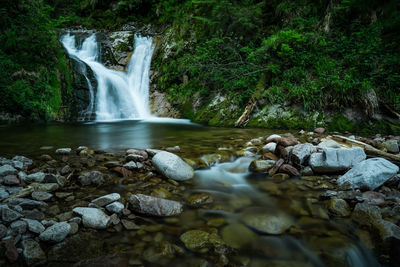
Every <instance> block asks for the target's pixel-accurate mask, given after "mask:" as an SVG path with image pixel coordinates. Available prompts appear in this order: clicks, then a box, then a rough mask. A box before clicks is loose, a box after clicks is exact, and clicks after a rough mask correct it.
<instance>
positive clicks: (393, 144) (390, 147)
mask: <svg viewBox="0 0 400 267" xmlns="http://www.w3.org/2000/svg"><path fill="white" fill-rule="evenodd" d="M383 146H384V147H385V148H386V150H387V152H389V153H399V142H398V141H397V140H388V141H385V142H383Z"/></svg>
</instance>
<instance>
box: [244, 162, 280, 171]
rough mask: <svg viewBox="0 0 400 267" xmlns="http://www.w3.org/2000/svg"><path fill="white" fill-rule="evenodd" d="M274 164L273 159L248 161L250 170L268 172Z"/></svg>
mask: <svg viewBox="0 0 400 267" xmlns="http://www.w3.org/2000/svg"><path fill="white" fill-rule="evenodd" d="M274 165H275V161H273V160H253V161H252V162H251V163H250V166H249V170H250V171H252V172H268V170H269V169H271V168H272V167H274Z"/></svg>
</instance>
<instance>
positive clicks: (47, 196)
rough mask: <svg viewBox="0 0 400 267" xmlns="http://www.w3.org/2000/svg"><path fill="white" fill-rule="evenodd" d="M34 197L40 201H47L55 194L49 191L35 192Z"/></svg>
mask: <svg viewBox="0 0 400 267" xmlns="http://www.w3.org/2000/svg"><path fill="white" fill-rule="evenodd" d="M31 196H32V198H33V199H35V200H38V201H46V200H49V199H50V198H52V197H53V194H50V193H47V192H33V193H32V195H31Z"/></svg>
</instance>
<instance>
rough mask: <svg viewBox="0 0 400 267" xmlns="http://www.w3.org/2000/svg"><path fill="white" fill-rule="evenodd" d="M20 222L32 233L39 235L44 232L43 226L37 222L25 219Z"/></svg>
mask: <svg viewBox="0 0 400 267" xmlns="http://www.w3.org/2000/svg"><path fill="white" fill-rule="evenodd" d="M22 220H23V221H24V222H26V223H27V224H28V229H29V231H31V232H32V233H35V234H40V233H42V232H43V231H44V230H45V228H44V226H43V224H41V223H40V222H39V221H37V220H32V219H26V218H23V219H22Z"/></svg>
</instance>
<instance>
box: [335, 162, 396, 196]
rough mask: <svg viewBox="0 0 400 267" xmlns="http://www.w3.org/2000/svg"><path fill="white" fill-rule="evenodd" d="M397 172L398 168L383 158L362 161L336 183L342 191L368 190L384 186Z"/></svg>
mask: <svg viewBox="0 0 400 267" xmlns="http://www.w3.org/2000/svg"><path fill="white" fill-rule="evenodd" d="M398 171H399V167H397V166H396V165H394V164H393V163H391V162H390V161H388V160H386V159H383V158H373V159H367V160H364V161H362V162H360V163H358V164H356V165H355V166H354V167H353V168H352V169H351V170H349V171H348V172H347V173H345V174H344V175H343V176H342V177H340V178H339V179H338V180H337V182H338V184H339V186H340V187H341V188H342V189H355V188H361V189H369V190H374V189H375V188H377V187H379V186H381V185H382V184H384V183H385V182H386V181H387V180H389V179H390V178H392V177H393V176H394V175H395V174H396V173H397V172H398Z"/></svg>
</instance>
